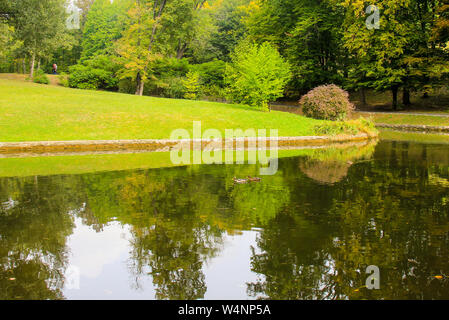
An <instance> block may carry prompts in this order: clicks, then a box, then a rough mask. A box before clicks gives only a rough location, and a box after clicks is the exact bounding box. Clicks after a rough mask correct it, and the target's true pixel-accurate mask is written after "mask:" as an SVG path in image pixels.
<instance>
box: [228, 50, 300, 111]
mask: <svg viewBox="0 0 449 320" xmlns="http://www.w3.org/2000/svg"><path fill="white" fill-rule="evenodd" d="M290 76H291V73H290V66H289V64H288V63H287V62H286V61H285V60H284V59H283V58H282V57H281V55H280V54H279V52H278V51H277V49H276V48H275V47H273V46H272V45H270V44H269V43H268V42H265V43H263V44H261V45H257V44H250V43H247V42H243V43H242V44H241V45H239V46H238V47H237V48H236V50H235V52H234V54H233V57H232V63H231V64H228V65H227V68H226V82H227V84H228V86H229V91H228V93H229V97H230V98H231V99H232V100H233V101H236V102H239V103H240V102H241V103H245V104H249V105H252V106H256V107H259V108H261V109H262V110H268V102H271V101H275V100H276V99H277V98H279V97H282V95H283V92H284V88H285V85H286V83H287V81H288V80H289V79H290Z"/></svg>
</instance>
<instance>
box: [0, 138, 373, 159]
mask: <svg viewBox="0 0 449 320" xmlns="http://www.w3.org/2000/svg"><path fill="white" fill-rule="evenodd" d="M376 137H377V136H372V135H368V134H366V133H363V134H357V135H338V136H301V137H268V138H247V137H246V138H234V139H189V140H158V139H145V140H73V141H31V142H0V154H8V153H18V152H33V153H49V152H74V151H119V150H130V151H133V150H136V151H137V150H138V151H158V152H163V151H170V150H172V149H173V148H174V147H177V148H179V147H187V146H189V147H191V148H194V149H195V148H199V147H200V145H201V148H202V149H210V150H213V149H226V148H229V147H230V146H231V143H232V146H233V147H241V146H242V144H243V145H244V147H245V148H248V147H270V146H271V143H273V142H276V141H277V145H278V146H280V147H281V146H319V145H323V144H329V143H335V142H348V141H361V140H368V139H371V138H376ZM258 142H259V143H260V142H263V144H262V145H259V144H258Z"/></svg>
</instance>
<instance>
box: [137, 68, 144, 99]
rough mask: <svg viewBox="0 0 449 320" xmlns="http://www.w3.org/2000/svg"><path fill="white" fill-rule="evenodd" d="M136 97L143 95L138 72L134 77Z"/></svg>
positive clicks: (140, 77) (141, 82)
mask: <svg viewBox="0 0 449 320" xmlns="http://www.w3.org/2000/svg"><path fill="white" fill-rule="evenodd" d="M136 84H137V85H136V96H141V95H143V81H142V76H141V75H140V72H139V73H137V77H136Z"/></svg>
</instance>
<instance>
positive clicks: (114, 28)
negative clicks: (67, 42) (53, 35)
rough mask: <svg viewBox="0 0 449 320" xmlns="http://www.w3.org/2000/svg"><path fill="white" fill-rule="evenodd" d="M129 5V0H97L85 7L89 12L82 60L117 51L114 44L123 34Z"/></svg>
mask: <svg viewBox="0 0 449 320" xmlns="http://www.w3.org/2000/svg"><path fill="white" fill-rule="evenodd" d="M87 5H88V4H85V5H84V6H85V7H87ZM129 6H130V1H129V0H115V1H113V2H111V1H110V0H96V1H94V2H93V3H92V5H91V6H90V7H88V8H89V9H87V8H86V9H85V10H88V12H87V15H86V18H85V23H84V26H83V41H82V48H83V51H82V53H81V60H82V61H84V60H87V59H90V58H92V57H93V56H95V55H97V54H114V53H115V52H114V48H113V45H114V42H115V41H116V40H118V39H119V38H121V36H122V32H123V30H124V27H125V26H126V17H127V15H126V13H127V10H128V8H129ZM83 13H84V12H83Z"/></svg>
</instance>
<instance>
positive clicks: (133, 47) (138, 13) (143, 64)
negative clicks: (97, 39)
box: [117, 0, 168, 96]
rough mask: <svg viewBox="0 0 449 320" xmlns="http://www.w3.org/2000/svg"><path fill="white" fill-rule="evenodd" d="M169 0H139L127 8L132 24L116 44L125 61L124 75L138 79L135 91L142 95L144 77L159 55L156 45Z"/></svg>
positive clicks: (146, 76)
mask: <svg viewBox="0 0 449 320" xmlns="http://www.w3.org/2000/svg"><path fill="white" fill-rule="evenodd" d="M167 1H168V0H153V1H145V0H136V1H135V2H134V4H133V6H132V7H131V9H130V10H129V11H128V18H129V25H128V26H127V29H126V30H125V32H124V33H123V38H122V39H120V41H119V42H118V46H117V52H118V54H119V55H121V57H122V58H123V59H124V61H125V68H126V70H125V71H124V72H123V73H122V77H133V78H135V79H136V95H140V96H141V95H143V89H144V85H145V81H146V80H147V79H148V75H149V71H150V70H151V62H152V61H154V59H155V58H156V56H157V53H158V50H157V48H154V44H155V42H156V40H157V35H158V32H159V31H160V29H161V19H162V16H163V14H164V10H165V8H166V4H167Z"/></svg>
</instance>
